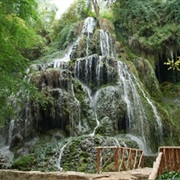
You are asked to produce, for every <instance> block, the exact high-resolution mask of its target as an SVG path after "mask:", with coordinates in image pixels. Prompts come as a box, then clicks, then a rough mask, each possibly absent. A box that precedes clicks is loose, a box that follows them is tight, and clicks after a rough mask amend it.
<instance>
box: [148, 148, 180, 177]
mask: <svg viewBox="0 0 180 180" xmlns="http://www.w3.org/2000/svg"><path fill="white" fill-rule="evenodd" d="M171 171H176V172H180V146H163V147H159V155H158V157H157V158H156V162H155V163H154V165H153V170H152V173H151V174H150V176H149V179H152V180H154V179H156V178H157V176H159V175H161V174H163V173H165V172H171Z"/></svg>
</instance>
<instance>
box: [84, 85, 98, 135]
mask: <svg viewBox="0 0 180 180" xmlns="http://www.w3.org/2000/svg"><path fill="white" fill-rule="evenodd" d="M81 85H82V87H83V90H84V91H85V92H86V93H87V94H88V97H89V100H90V107H91V108H92V110H93V114H94V117H95V120H96V126H95V128H94V130H93V132H92V133H91V134H89V135H90V136H95V132H96V129H97V128H98V127H99V125H100V122H99V120H98V116H97V112H96V98H97V94H98V91H97V92H96V94H94V95H92V92H91V90H90V89H89V88H88V87H87V86H85V85H83V84H82V83H81Z"/></svg>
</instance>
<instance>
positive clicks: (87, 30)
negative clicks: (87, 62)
mask: <svg viewBox="0 0 180 180" xmlns="http://www.w3.org/2000/svg"><path fill="white" fill-rule="evenodd" d="M96 24H97V23H96V20H95V19H94V18H92V17H88V18H86V19H85V21H84V25H83V29H82V34H86V55H87V56H88V55H89V44H90V42H91V38H90V35H91V34H93V31H94V29H95V27H96Z"/></svg>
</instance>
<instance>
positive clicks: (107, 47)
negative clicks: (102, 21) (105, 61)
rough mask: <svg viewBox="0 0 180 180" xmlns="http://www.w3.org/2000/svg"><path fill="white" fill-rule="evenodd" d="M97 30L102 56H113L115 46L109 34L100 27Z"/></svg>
mask: <svg viewBox="0 0 180 180" xmlns="http://www.w3.org/2000/svg"><path fill="white" fill-rule="evenodd" d="M99 32H100V47H101V54H102V56H108V57H110V56H111V57H115V48H114V44H113V40H112V38H111V36H110V35H109V33H107V32H105V31H104V30H102V29H100V30H99Z"/></svg>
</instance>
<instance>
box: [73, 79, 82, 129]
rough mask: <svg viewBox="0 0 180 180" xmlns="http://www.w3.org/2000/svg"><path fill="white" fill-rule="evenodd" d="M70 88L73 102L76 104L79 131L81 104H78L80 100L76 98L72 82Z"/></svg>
mask: <svg viewBox="0 0 180 180" xmlns="http://www.w3.org/2000/svg"><path fill="white" fill-rule="evenodd" d="M71 90H72V95H73V97H74V100H75V102H76V104H77V106H78V119H79V124H78V129H79V131H81V105H80V102H79V101H78V99H77V98H76V96H75V93H74V84H73V83H72V84H71Z"/></svg>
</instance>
